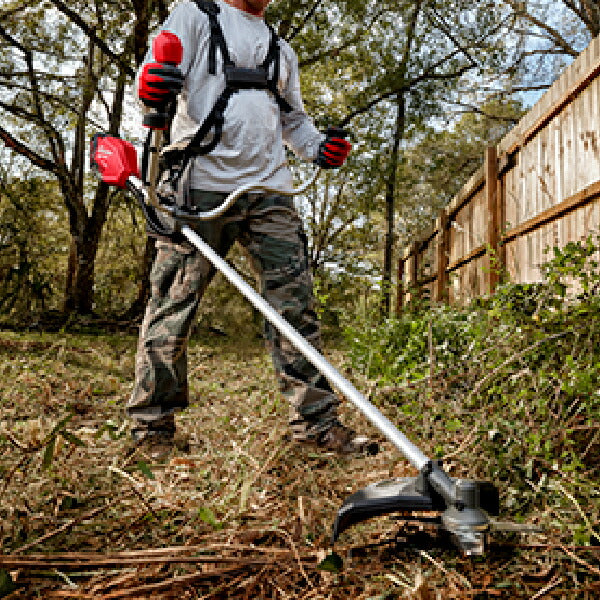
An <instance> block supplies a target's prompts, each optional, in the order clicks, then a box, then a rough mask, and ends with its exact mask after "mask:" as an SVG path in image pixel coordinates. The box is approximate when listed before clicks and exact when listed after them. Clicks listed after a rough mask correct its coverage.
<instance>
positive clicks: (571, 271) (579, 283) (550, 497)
mask: <svg viewBox="0 0 600 600" xmlns="http://www.w3.org/2000/svg"><path fill="white" fill-rule="evenodd" d="M597 252H598V246H597V244H595V243H594V242H593V241H592V240H591V239H588V240H587V241H586V242H583V243H571V244H569V245H567V246H566V247H564V248H563V249H554V250H553V256H552V257H551V258H550V260H549V261H548V262H547V263H546V264H545V265H544V267H543V271H544V273H545V281H544V282H543V283H540V284H526V285H515V284H504V285H503V286H501V288H500V289H499V290H498V292H497V294H496V295H495V296H493V297H491V298H487V299H483V300H478V301H476V302H473V303H472V304H471V305H470V306H467V307H449V306H440V305H429V306H423V305H421V306H419V307H414V308H413V309H412V310H409V311H407V312H405V313H403V314H402V315H400V316H399V317H398V318H395V319H390V320H387V321H385V322H383V323H370V324H369V325H367V326H365V325H364V324H362V325H361V326H356V325H355V326H352V327H348V328H347V330H346V336H347V339H348V341H349V345H350V346H351V353H352V360H353V363H354V366H355V368H357V369H360V371H361V372H362V373H363V374H364V375H365V376H366V377H367V379H368V380H370V382H371V386H372V389H373V390H374V391H373V396H374V398H375V401H376V402H384V401H389V402H393V403H395V404H397V406H398V410H399V411H400V414H401V416H400V420H401V421H402V420H403V421H404V424H403V425H404V426H405V427H406V428H407V429H408V430H409V431H410V432H411V435H412V436H413V437H414V438H416V439H426V440H429V442H428V443H429V445H430V448H429V450H430V452H431V453H432V454H435V455H436V456H439V457H446V460H447V462H448V463H449V464H450V465H451V466H452V459H453V458H454V457H459V459H460V460H459V461H458V462H459V463H460V465H461V466H460V467H458V466H457V467H456V468H455V469H453V470H454V471H457V469H459V468H460V469H463V470H464V471H463V472H460V473H459V472H456V474H457V475H464V474H466V473H467V471H468V473H469V474H470V475H471V476H482V477H485V478H488V479H492V480H494V481H495V482H496V483H497V484H498V485H499V487H500V490H501V493H502V494H503V501H502V506H503V507H504V509H505V511H506V516H507V517H510V518H513V519H523V520H540V521H541V522H543V524H544V525H546V526H549V527H550V528H551V529H552V530H553V531H556V533H557V535H559V536H560V538H561V539H562V540H563V541H564V542H566V543H574V544H575V545H587V544H594V545H596V544H598V543H600V537H599V535H600V533H599V527H598V524H599V519H600V494H599V492H598V488H597V481H598V476H599V474H600V419H599V415H600V320H599V317H600V295H599V294H598V290H599V289H600V269H599V267H598V262H597V260H596V256H597Z"/></svg>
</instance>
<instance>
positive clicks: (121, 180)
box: [90, 133, 140, 188]
mask: <svg viewBox="0 0 600 600" xmlns="http://www.w3.org/2000/svg"><path fill="white" fill-rule="evenodd" d="M90 164H91V166H92V168H93V169H94V170H96V171H97V172H98V174H99V175H100V178H101V179H102V181H103V182H104V183H107V184H108V185H116V186H117V187H120V188H125V187H126V185H127V179H128V178H129V177H130V176H132V175H133V176H135V177H139V176H140V170H139V167H138V160H137V152H136V150H135V147H134V146H133V144H131V143H129V142H127V141H125V140H122V139H121V138H118V137H113V136H110V135H107V134H105V133H96V134H95V135H94V137H92V141H91V144H90Z"/></svg>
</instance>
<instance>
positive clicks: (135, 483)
mask: <svg viewBox="0 0 600 600" xmlns="http://www.w3.org/2000/svg"><path fill="white" fill-rule="evenodd" d="M108 470H109V471H112V472H113V473H116V474H117V475H120V476H121V477H123V479H125V480H126V481H127V482H129V483H130V484H131V491H132V492H133V493H134V494H135V495H136V496H137V497H138V498H139V499H140V500H141V501H142V502H143V504H144V506H145V507H146V509H147V510H148V512H150V513H152V516H153V517H154V518H155V519H157V520H159V519H158V515H157V514H156V512H155V511H154V509H153V508H152V506H151V505H150V504H149V503H148V500H146V498H144V495H143V494H142V493H141V492H140V490H139V489H138V487H139V486H140V485H141V484H140V482H139V481H136V480H135V479H134V478H133V477H132V476H131V475H130V474H129V473H126V472H125V471H123V470H121V469H119V468H118V467H115V466H113V465H110V466H109V467H108Z"/></svg>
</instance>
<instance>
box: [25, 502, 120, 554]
mask: <svg viewBox="0 0 600 600" xmlns="http://www.w3.org/2000/svg"><path fill="white" fill-rule="evenodd" d="M126 497H127V496H124V497H117V498H115V499H114V500H112V501H111V502H108V503H107V504H104V505H102V506H98V507H96V508H94V510H91V511H89V512H87V513H85V514H83V515H81V516H79V517H77V518H75V519H71V520H70V521H69V522H68V523H65V524H64V525H61V526H60V527H59V528H58V529H54V530H53V531H49V532H48V533H46V534H44V535H43V536H41V537H39V538H37V539H36V540H33V542H29V544H25V545H24V546H21V547H20V548H17V549H16V552H25V550H29V549H30V548H33V547H34V546H37V545H39V544H41V543H42V542H45V541H46V540H49V539H50V538H52V537H54V536H56V535H58V534H60V533H64V532H65V531H67V530H69V529H71V527H74V526H75V525H77V524H79V523H81V522H82V521H86V520H87V519H91V518H93V517H95V516H96V515H98V514H100V513H101V512H104V511H105V510H107V509H109V508H111V507H112V506H114V505H115V504H118V503H119V502H121V500H123V499H124V498H126Z"/></svg>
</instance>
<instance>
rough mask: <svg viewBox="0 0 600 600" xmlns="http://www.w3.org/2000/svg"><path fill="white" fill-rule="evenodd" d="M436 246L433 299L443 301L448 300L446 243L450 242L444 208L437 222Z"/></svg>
mask: <svg viewBox="0 0 600 600" xmlns="http://www.w3.org/2000/svg"><path fill="white" fill-rule="evenodd" d="M437 231H438V234H437V246H436V255H437V256H436V263H437V277H436V280H435V292H434V300H435V301H436V302H443V301H447V300H448V273H447V271H446V269H447V268H448V245H449V242H450V235H449V234H450V231H449V229H448V214H447V213H446V209H445V208H442V210H441V211H440V216H439V217H438V223H437Z"/></svg>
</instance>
